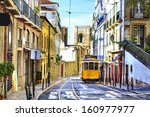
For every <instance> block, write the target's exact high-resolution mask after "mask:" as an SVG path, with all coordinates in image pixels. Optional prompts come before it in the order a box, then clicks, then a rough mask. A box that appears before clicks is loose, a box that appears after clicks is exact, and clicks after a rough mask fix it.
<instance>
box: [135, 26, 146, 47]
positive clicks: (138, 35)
mask: <svg viewBox="0 0 150 117" xmlns="http://www.w3.org/2000/svg"><path fill="white" fill-rule="evenodd" d="M133 28H134V37H135V39H136V40H135V41H136V43H137V45H140V46H141V47H144V34H145V26H144V25H137V26H134V27H133Z"/></svg>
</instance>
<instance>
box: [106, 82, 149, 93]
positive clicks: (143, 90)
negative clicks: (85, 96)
mask: <svg viewBox="0 0 150 117" xmlns="http://www.w3.org/2000/svg"><path fill="white" fill-rule="evenodd" d="M108 86H109V87H113V86H112V85H111V86H110V85H108ZM113 88H116V89H119V90H126V91H129V92H133V93H137V94H150V86H147V87H141V86H138V87H133V90H132V89H131V86H129V90H127V86H126V85H121V88H120V85H119V84H116V87H113Z"/></svg>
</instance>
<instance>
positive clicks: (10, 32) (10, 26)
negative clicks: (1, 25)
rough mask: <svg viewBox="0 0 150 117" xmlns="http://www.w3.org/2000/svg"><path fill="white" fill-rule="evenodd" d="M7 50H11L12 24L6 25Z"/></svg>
mask: <svg viewBox="0 0 150 117" xmlns="http://www.w3.org/2000/svg"><path fill="white" fill-rule="evenodd" d="M8 50H12V24H11V23H10V25H9V26H8Z"/></svg>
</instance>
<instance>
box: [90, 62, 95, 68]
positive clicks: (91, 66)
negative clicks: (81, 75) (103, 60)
mask: <svg viewBox="0 0 150 117" xmlns="http://www.w3.org/2000/svg"><path fill="white" fill-rule="evenodd" d="M93 69H94V63H93V62H89V70H93Z"/></svg>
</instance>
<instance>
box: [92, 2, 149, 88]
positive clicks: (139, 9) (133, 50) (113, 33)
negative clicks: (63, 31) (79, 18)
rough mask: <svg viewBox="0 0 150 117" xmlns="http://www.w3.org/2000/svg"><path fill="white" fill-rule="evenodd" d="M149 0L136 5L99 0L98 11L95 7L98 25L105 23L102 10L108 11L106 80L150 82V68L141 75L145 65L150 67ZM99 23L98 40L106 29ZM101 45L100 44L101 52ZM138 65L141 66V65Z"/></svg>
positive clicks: (105, 42) (127, 82) (126, 82)
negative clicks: (148, 50) (147, 51)
mask: <svg viewBox="0 0 150 117" xmlns="http://www.w3.org/2000/svg"><path fill="white" fill-rule="evenodd" d="M147 2H148V1H145V2H144V4H143V3H140V2H138V3H137V5H135V6H134V7H133V6H131V5H129V4H128V2H127V1H126V0H114V1H108V0H106V1H103V0H96V7H95V9H98V11H97V10H95V12H96V13H95V14H94V18H95V25H94V26H95V27H96V26H99V27H101V26H102V24H103V23H100V22H102V19H103V15H102V13H103V12H104V15H105V19H104V48H103V49H104V66H105V67H104V69H105V70H104V71H105V73H104V74H105V76H104V77H105V78H104V82H105V83H109V84H113V85H114V86H115V85H116V83H119V84H120V87H121V85H122V84H124V85H126V86H127V87H129V84H133V85H134V86H136V85H140V84H142V85H143V84H144V85H146V84H149V81H148V78H149V75H150V74H149V73H150V72H146V74H144V75H143V76H144V77H140V76H141V74H140V73H142V70H143V69H145V71H148V69H149V63H148V61H147V59H148V58H149V54H148V53H145V52H144V50H147V49H148V47H149V46H148V35H149V34H150V33H149V30H148V27H149V26H150V24H149V21H150V20H149V15H148V14H147V13H146V8H147V6H144V5H146V4H147ZM100 6H103V7H100ZM102 10H104V11H102ZM100 16H101V17H100ZM97 19H98V20H97ZM96 23H97V24H96ZM99 27H98V28H95V31H94V32H95V35H94V36H95V40H97V39H96V38H97V37H99V35H101V34H100V32H101V31H102V30H103V29H102V30H99V29H100V28H99ZM96 43H97V42H96ZM95 46H96V45H95ZM98 46H99V48H100V50H103V49H101V45H98ZM99 48H98V47H97V46H96V49H95V50H96V51H97V54H98V50H99ZM138 52H139V53H138ZM131 61H132V62H131ZM138 65H139V66H141V67H137V66H138ZM144 66H145V67H144ZM137 71H138V72H139V73H137ZM133 85H132V86H133Z"/></svg>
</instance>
